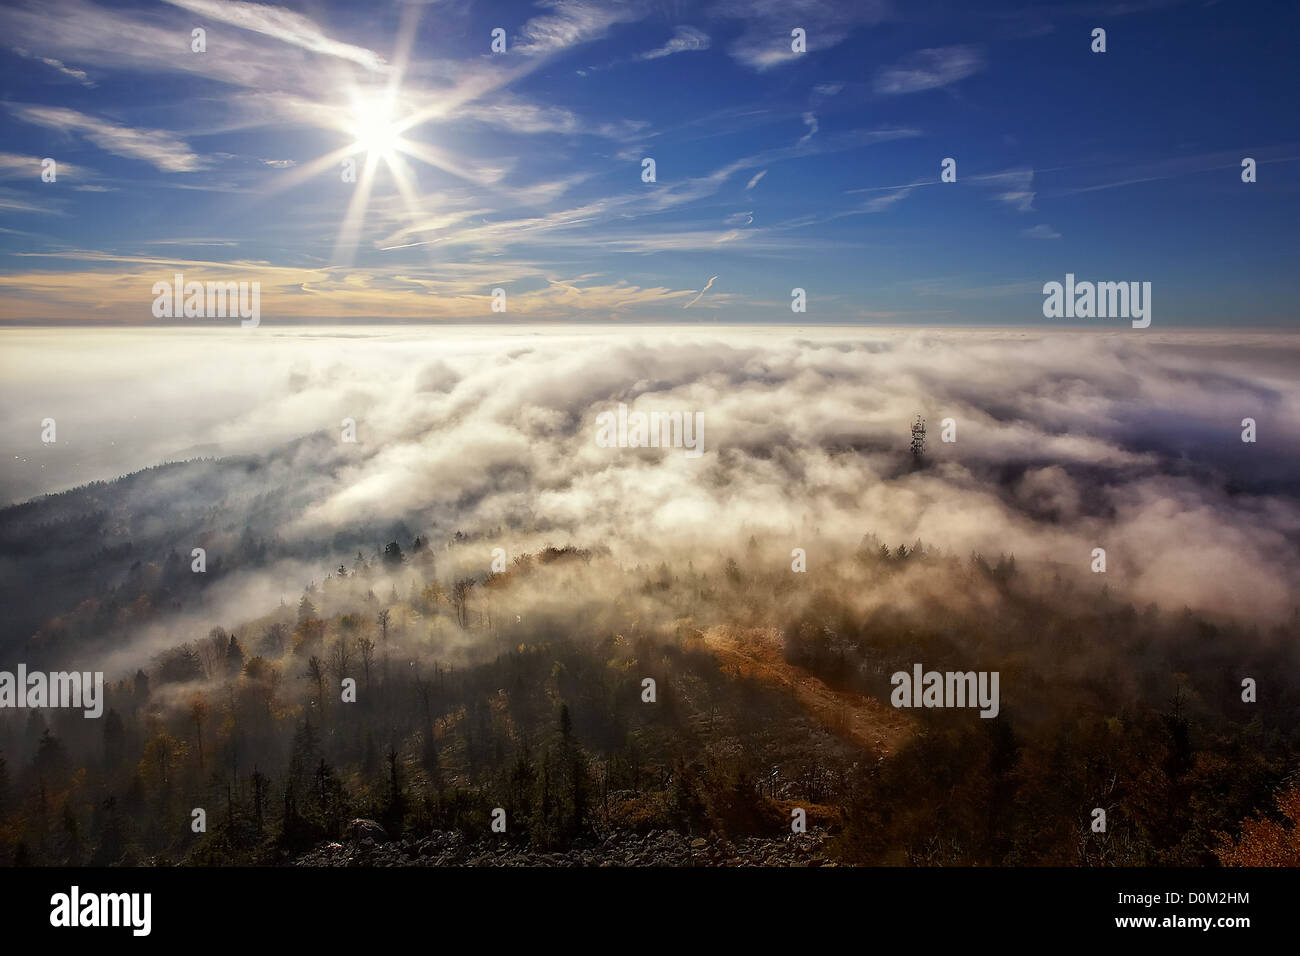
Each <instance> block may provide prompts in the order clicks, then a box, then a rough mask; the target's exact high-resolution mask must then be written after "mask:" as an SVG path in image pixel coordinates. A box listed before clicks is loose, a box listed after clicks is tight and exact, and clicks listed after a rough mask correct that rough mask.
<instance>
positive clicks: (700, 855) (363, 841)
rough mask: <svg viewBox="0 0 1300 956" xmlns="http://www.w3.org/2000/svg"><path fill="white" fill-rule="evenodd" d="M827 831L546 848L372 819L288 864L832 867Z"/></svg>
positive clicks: (621, 837)
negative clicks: (404, 830) (405, 835)
mask: <svg viewBox="0 0 1300 956" xmlns="http://www.w3.org/2000/svg"><path fill="white" fill-rule="evenodd" d="M825 843H826V835H825V833H822V832H817V831H814V832H809V833H806V834H799V835H794V834H791V835H790V836H789V837H786V838H784V839H775V838H771V837H745V838H742V839H738V840H735V841H732V840H728V839H726V838H725V837H721V836H717V835H713V834H711V835H709V836H707V837H698V836H689V835H686V834H682V833H676V832H673V831H666V830H657V831H651V832H650V833H645V834H638V833H632V832H619V833H611V834H610V835H608V836H606V837H590V838H585V839H582V840H578V841H576V842H575V844H574V845H573V846H572V847H571V848H569V849H568V850H564V851H558V852H546V851H542V850H534V849H530V848H528V847H520V846H513V845H510V844H504V843H502V842H501V841H500V840H490V839H488V840H477V841H474V842H468V841H466V840H465V838H464V836H463V835H462V834H460V833H458V832H454V831H439V832H435V833H432V834H430V835H428V836H423V837H419V838H411V839H403V840H389V839H388V837H387V834H385V833H384V831H383V829H382V828H381V827H380V826H379V825H378V824H376V823H374V822H373V821H355V822H354V824H353V826H352V830H351V836H350V837H349V839H348V840H347V841H346V842H343V843H325V844H322V845H321V846H319V847H316V848H315V849H313V850H309V851H308V852H307V853H304V854H303V855H302V856H300V857H298V858H297V859H296V860H294V861H293V863H292V865H293V866H591V867H601V866H835V865H836V863H835V862H834V861H833V860H832V859H831V858H830V856H829V855H828V854H827V852H826V847H825Z"/></svg>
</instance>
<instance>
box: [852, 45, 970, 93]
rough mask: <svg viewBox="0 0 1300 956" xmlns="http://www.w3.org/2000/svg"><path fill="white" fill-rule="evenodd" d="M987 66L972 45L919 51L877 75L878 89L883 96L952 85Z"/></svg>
mask: <svg viewBox="0 0 1300 956" xmlns="http://www.w3.org/2000/svg"><path fill="white" fill-rule="evenodd" d="M983 68H984V56H983V54H982V53H981V52H980V51H979V49H978V48H976V47H972V46H946V47H935V48H933V49H929V50H919V51H917V52H916V53H914V54H912V55H911V56H910V57H908V58H907V59H906V60H904V61H903V62H901V63H898V64H895V65H894V66H890V67H886V68H885V69H883V70H881V71H880V72H879V73H878V74H876V80H875V91H876V92H877V93H878V94H880V95H881V96H899V95H901V94H903V93H919V92H921V91H923V90H936V89H939V88H940V87H944V86H949V85H951V84H953V83H956V82H958V81H960V80H964V79H966V77H968V76H972V75H974V74H975V73H978V72H979V71H980V70H982V69H983Z"/></svg>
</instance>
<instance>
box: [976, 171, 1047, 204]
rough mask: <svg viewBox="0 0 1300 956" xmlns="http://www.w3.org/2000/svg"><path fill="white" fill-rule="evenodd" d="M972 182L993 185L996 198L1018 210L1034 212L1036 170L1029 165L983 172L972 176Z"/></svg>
mask: <svg viewBox="0 0 1300 956" xmlns="http://www.w3.org/2000/svg"><path fill="white" fill-rule="evenodd" d="M970 179H971V182H974V183H979V184H980V185H982V186H989V187H991V188H992V189H993V190H994V191H995V192H994V198H995V199H997V200H999V201H1001V202H1004V203H1007V204H1008V205H1009V206H1012V207H1013V208H1014V209H1015V210H1016V211H1017V212H1033V210H1034V197H1035V196H1036V195H1038V194H1037V193H1036V192H1035V191H1034V170H1033V168H1032V167H1029V166H1021V167H1017V168H1015V169H1006V170H1003V171H1002V172H998V173H981V174H980V175H978V176H972V177H970Z"/></svg>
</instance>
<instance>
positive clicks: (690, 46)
mask: <svg viewBox="0 0 1300 956" xmlns="http://www.w3.org/2000/svg"><path fill="white" fill-rule="evenodd" d="M709 42H710V41H709V35H708V34H707V33H705V32H704V31H703V30H697V29H695V27H685V26H681V27H678V28H677V30H676V31H675V32H674V33H673V37H672V39H671V40H669V41H668V42H667V43H665V44H664V45H663V46H661V47H658V48H656V49H654V50H649V51H647V52H645V53H642V54H641V55H640V56H639V57H637V59H639V60H659V59H662V58H663V57H666V56H672V55H673V54H674V53H693V52H695V51H697V50H707V49H708V48H709Z"/></svg>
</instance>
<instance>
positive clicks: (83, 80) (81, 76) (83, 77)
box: [14, 47, 95, 88]
mask: <svg viewBox="0 0 1300 956" xmlns="http://www.w3.org/2000/svg"><path fill="white" fill-rule="evenodd" d="M14 52H15V53H17V54H18V55H19V56H22V57H27V58H28V59H32V60H39V61H40V62H42V63H44V64H45V65H46V66H48V67H49V68H50V69H52V70H58V71H59V72H60V73H62V74H63V75H64V76H67V77H71V78H72V79H74V80H76V81H77V82H78V83H80V84H81V85H82V86H84V87H87V88H90V87H93V86H94V85H95V84H94V82H93V81H92V80H91V79H90V76H89V75H87V73H86V71H85V70H78V69H75V68H74V67H70V66H68V65H67V64H66V63H64V62H63V61H62V60H59V59H56V58H55V57H52V56H35V55H33V54H31V53H28V52H27V51H26V50H24V49H23V48H22V47H14Z"/></svg>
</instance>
